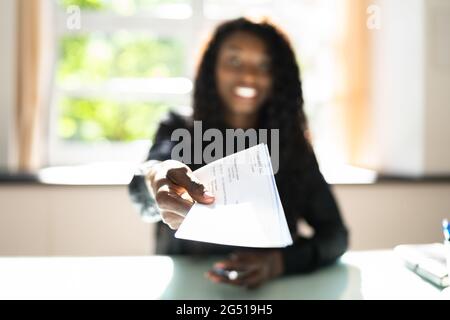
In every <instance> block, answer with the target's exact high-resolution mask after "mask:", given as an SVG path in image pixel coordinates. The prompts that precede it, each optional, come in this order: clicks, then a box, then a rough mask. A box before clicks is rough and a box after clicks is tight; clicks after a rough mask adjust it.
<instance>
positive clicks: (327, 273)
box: [0, 251, 450, 299]
mask: <svg viewBox="0 0 450 320" xmlns="http://www.w3.org/2000/svg"><path fill="white" fill-rule="evenodd" d="M216 259H217V258H216ZM216 259H214V258H207V259H206V258H205V259H200V260H199V259H194V258H189V257H175V258H172V257H164V256H149V257H93V258H88V257H86V258H85V257H61V258H59V257H58V258H53V257H52V258H0V299H161V298H162V299H446V298H447V299H448V298H450V294H449V292H448V291H447V290H444V291H441V290H440V289H438V288H437V287H435V286H433V285H432V284H430V283H428V282H426V281H424V280H422V279H421V278H419V277H418V276H417V275H415V274H414V273H412V272H411V271H409V270H408V269H406V268H405V267H404V266H403V264H402V262H401V261H400V260H398V258H397V257H396V256H395V255H394V254H393V252H391V251H367V252H349V253H347V254H345V255H344V256H343V257H342V259H341V262H340V263H337V264H335V265H333V266H331V267H327V268H324V269H322V270H319V271H317V272H314V273H312V274H308V275H300V276H291V277H284V278H280V279H277V280H275V281H272V282H271V283H268V284H266V285H265V286H263V287H261V288H259V289H256V290H246V289H242V288H236V287H232V286H229V285H218V284H214V283H211V282H210V281H208V280H206V279H205V278H204V277H203V273H204V272H206V271H207V270H208V269H209V268H210V266H211V265H212V263H213V262H214V261H215V260H216Z"/></svg>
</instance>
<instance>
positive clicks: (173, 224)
mask: <svg viewBox="0 0 450 320" xmlns="http://www.w3.org/2000/svg"><path fill="white" fill-rule="evenodd" d="M161 218H162V220H163V222H164V223H165V224H167V225H168V226H169V228H170V229H172V230H177V229H178V228H179V227H180V225H181V223H182V222H183V219H184V217H182V216H180V215H179V214H177V213H175V212H171V211H161Z"/></svg>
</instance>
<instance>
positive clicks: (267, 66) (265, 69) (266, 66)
mask: <svg viewBox="0 0 450 320" xmlns="http://www.w3.org/2000/svg"><path fill="white" fill-rule="evenodd" d="M259 70H260V71H261V72H269V71H270V63H268V62H264V63H261V64H260V65H259Z"/></svg>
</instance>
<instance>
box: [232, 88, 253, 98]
mask: <svg viewBox="0 0 450 320" xmlns="http://www.w3.org/2000/svg"><path fill="white" fill-rule="evenodd" d="M234 93H235V94H236V95H237V96H239V97H241V98H247V99H251V98H254V97H256V89H255V88H250V87H236V88H235V89H234Z"/></svg>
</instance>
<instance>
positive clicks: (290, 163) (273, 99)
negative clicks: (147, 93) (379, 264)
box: [130, 18, 348, 287]
mask: <svg viewBox="0 0 450 320" xmlns="http://www.w3.org/2000/svg"><path fill="white" fill-rule="evenodd" d="M193 104H194V105H193V107H194V113H193V117H191V118H184V117H181V116H179V115H176V114H174V113H171V114H170V116H169V118H168V119H166V120H165V121H163V122H162V123H161V124H160V127H159V130H158V132H157V134H156V138H155V142H154V144H153V146H152V148H151V150H150V153H149V156H148V162H146V163H145V165H144V166H143V169H142V170H141V173H142V175H141V176H140V175H136V176H135V177H134V179H133V181H132V182H131V183H130V194H131V196H132V199H133V202H134V203H135V204H136V205H137V206H138V207H139V210H140V212H141V214H142V215H143V216H144V217H147V218H149V219H151V220H155V221H157V220H161V219H162V222H160V223H159V225H158V231H157V253H158V254H229V258H228V259H226V260H224V261H220V262H218V263H217V264H216V265H215V267H218V268H224V269H234V270H240V271H247V272H245V274H246V276H245V277H243V278H239V279H235V280H230V279H228V278H226V277H223V276H220V275H218V274H216V273H214V272H209V273H208V274H207V277H208V278H209V279H210V280H212V281H215V282H225V283H230V284H234V285H242V286H246V287H256V286H258V285H260V284H262V283H264V282H265V281H267V280H269V279H272V278H275V277H278V276H281V275H287V274H293V273H302V272H309V271H312V270H315V269H317V268H319V267H321V266H324V265H327V264H330V263H332V262H334V261H335V260H336V259H337V258H338V257H339V256H341V255H342V254H343V253H344V252H345V251H346V249H347V244H348V232H347V229H346V227H345V225H344V223H343V221H342V218H341V215H340V213H339V210H338V207H337V205H336V202H335V200H334V198H333V196H332V194H331V192H330V188H329V186H328V185H327V183H326V182H325V180H324V179H323V177H322V174H321V173H320V171H319V167H318V164H317V161H316V158H315V156H314V152H313V149H312V147H311V145H310V144H309V142H308V140H307V139H306V138H305V136H306V118H305V115H304V112H303V97H302V90H301V82H300V77H299V68H298V66H297V63H296V61H295V56H294V52H293V50H292V48H291V46H290V44H289V42H288V40H287V38H286V37H285V36H284V35H283V34H282V33H281V32H280V31H279V30H278V29H277V28H276V27H274V26H273V25H271V24H269V23H267V22H262V23H254V22H251V21H249V20H247V19H244V18H240V19H236V20H232V21H229V22H226V23H224V24H222V25H220V26H219V27H218V28H217V29H216V32H215V34H214V35H213V37H212V39H211V40H210V42H209V45H208V47H207V48H206V50H205V52H204V54H203V57H202V60H201V63H200V65H199V68H198V71H197V76H196V80H195V89H194V101H193ZM194 120H199V121H202V126H203V129H207V128H217V129H219V130H222V132H223V130H225V129H226V128H235V129H236V128H242V129H248V128H255V129H260V128H264V129H268V130H270V129H279V137H280V138H279V142H278V141H270V142H269V144H270V143H279V150H280V153H279V171H278V173H277V174H276V175H275V179H276V182H277V186H278V190H279V193H280V198H281V201H282V204H283V208H284V211H285V214H286V219H287V222H288V225H289V229H290V232H291V234H292V237H293V239H294V244H293V245H292V246H289V247H287V248H283V249H252V250H249V249H248V248H238V247H233V246H221V245H215V244H208V243H202V242H194V241H186V240H181V239H176V238H175V237H174V231H173V230H175V229H177V228H178V227H179V225H180V224H181V222H182V221H183V218H184V216H185V215H186V213H187V212H188V210H189V209H190V207H191V206H192V205H193V202H194V201H198V202H200V203H205V204H210V203H212V202H214V196H213V195H212V194H210V193H209V192H208V191H207V190H206V189H205V187H204V186H203V185H202V184H201V183H200V182H199V181H198V180H197V179H196V178H195V176H194V175H193V174H192V171H194V170H195V169H197V168H199V167H200V166H201V165H203V164H200V165H195V164H193V165H189V166H188V165H186V164H183V163H181V162H179V161H176V160H173V159H171V150H172V148H173V147H174V145H175V144H176V143H177V142H175V141H171V133H172V132H173V131H174V130H175V129H177V128H186V129H188V130H192V127H193V121H194ZM270 149H271V148H269V150H270ZM190 163H192V161H191V162H190ZM147 187H148V188H147ZM186 193H187V194H189V196H190V197H186V196H183V194H186ZM152 199H153V200H152ZM153 203H156V204H157V209H156V208H155V206H153V205H152V204H153ZM302 220H303V221H306V222H307V223H308V224H309V225H310V226H311V227H312V228H313V229H314V235H313V236H312V237H310V238H306V237H303V236H301V235H299V234H298V232H297V226H298V222H300V221H302Z"/></svg>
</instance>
